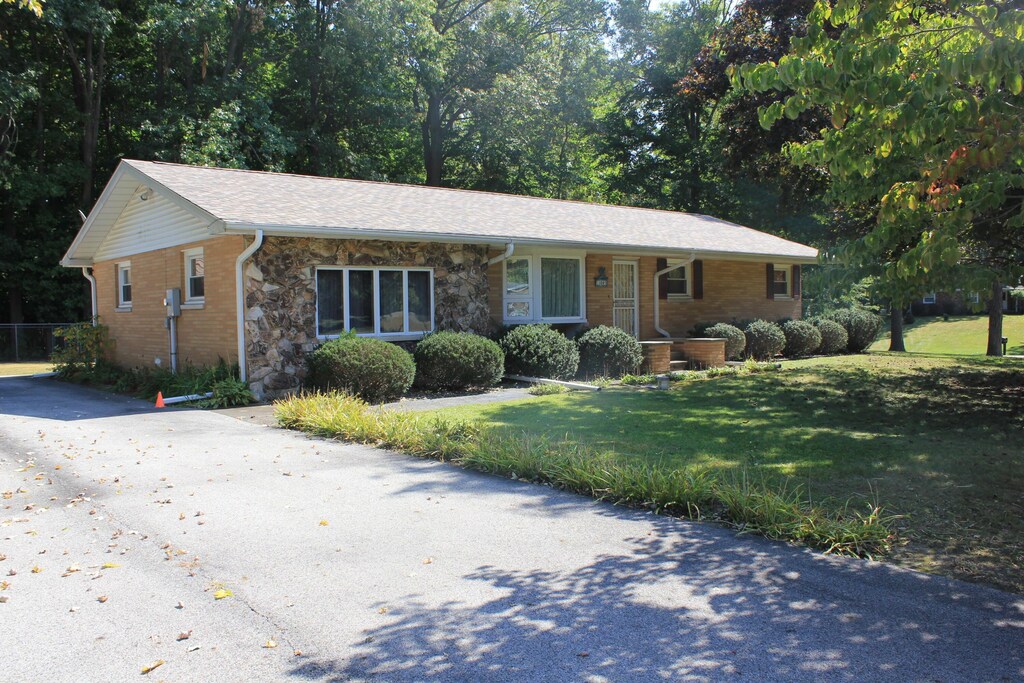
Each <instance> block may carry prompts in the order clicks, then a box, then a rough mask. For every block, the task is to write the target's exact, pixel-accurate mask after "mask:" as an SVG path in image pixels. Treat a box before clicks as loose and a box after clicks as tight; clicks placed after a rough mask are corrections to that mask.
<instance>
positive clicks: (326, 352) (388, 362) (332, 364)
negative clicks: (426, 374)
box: [307, 335, 416, 403]
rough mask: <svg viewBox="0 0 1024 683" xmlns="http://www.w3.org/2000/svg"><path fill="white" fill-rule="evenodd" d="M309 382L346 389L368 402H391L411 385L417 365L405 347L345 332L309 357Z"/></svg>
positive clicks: (314, 385) (328, 388)
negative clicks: (344, 334) (345, 334)
mask: <svg viewBox="0 0 1024 683" xmlns="http://www.w3.org/2000/svg"><path fill="white" fill-rule="evenodd" d="M308 362H309V375H308V378H307V382H308V385H309V386H310V387H311V388H313V389H317V390H321V391H334V390H340V391H347V392H350V393H352V394H355V395H356V396H359V397H361V398H363V399H365V400H366V401H369V402H371V403H384V402H387V401H393V400H395V399H397V398H399V397H400V396H402V394H404V393H405V392H407V391H408V390H409V387H411V386H412V382H413V378H414V377H415V375H416V365H415V363H414V362H413V359H412V355H411V354H409V352H408V351H406V350H405V349H403V348H401V347H399V346H396V345H394V344H391V343H389V342H386V341H383V340H380V339H371V338H367V337H356V336H354V335H347V336H343V337H340V338H338V339H332V340H331V341H329V342H326V343H324V344H323V345H321V346H320V347H319V348H317V349H316V350H315V351H313V353H311V354H310V355H309V357H308Z"/></svg>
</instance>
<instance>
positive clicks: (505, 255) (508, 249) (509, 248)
mask: <svg viewBox="0 0 1024 683" xmlns="http://www.w3.org/2000/svg"><path fill="white" fill-rule="evenodd" d="M515 250H516V245H515V243H514V242H509V243H508V244H506V245H505V251H504V252H502V253H501V254H499V255H497V256H495V257H494V258H492V259H489V260H488V261H487V265H489V266H493V265H494V264H495V263H501V262H502V261H507V260H508V259H509V258H510V257H511V256H512V254H513V253H515Z"/></svg>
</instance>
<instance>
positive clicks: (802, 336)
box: [782, 320, 821, 358]
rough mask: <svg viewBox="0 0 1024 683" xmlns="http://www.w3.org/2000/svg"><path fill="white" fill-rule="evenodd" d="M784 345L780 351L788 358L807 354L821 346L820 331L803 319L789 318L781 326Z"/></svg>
mask: <svg viewBox="0 0 1024 683" xmlns="http://www.w3.org/2000/svg"><path fill="white" fill-rule="evenodd" d="M782 333H783V334H785V335H786V347H785V348H784V349H783V350H782V352H783V353H784V354H785V355H786V357H788V358H795V357H797V356H809V355H811V354H812V353H814V352H815V351H817V350H818V347H819V346H821V332H819V331H818V328H817V327H815V326H814V325H812V324H810V323H809V322H806V321H804V320H789V321H787V322H786V323H785V324H784V325H783V326H782Z"/></svg>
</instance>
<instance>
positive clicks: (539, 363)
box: [500, 325, 580, 379]
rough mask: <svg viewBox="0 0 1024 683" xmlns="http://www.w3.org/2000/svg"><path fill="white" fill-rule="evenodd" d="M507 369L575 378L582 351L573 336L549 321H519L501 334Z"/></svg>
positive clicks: (538, 374) (523, 373)
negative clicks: (520, 323) (543, 323)
mask: <svg viewBox="0 0 1024 683" xmlns="http://www.w3.org/2000/svg"><path fill="white" fill-rule="evenodd" d="M500 344H501V348H502V350H503V351H504V352H505V372H506V373H507V374H510V375H525V376H527V377H544V378H549V379H572V378H573V377H574V376H575V375H576V370H577V369H578V368H579V365H580V352H579V350H578V349H577V348H576V344H574V343H573V342H572V341H571V340H569V339H568V338H566V336H565V335H564V334H562V333H561V332H559V331H558V330H554V329H552V328H551V326H550V325H520V326H519V327H515V328H513V329H511V330H509V332H508V333H507V334H506V335H505V336H504V337H502V338H501V342H500Z"/></svg>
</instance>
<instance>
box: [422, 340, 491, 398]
mask: <svg viewBox="0 0 1024 683" xmlns="http://www.w3.org/2000/svg"><path fill="white" fill-rule="evenodd" d="M413 355H414V357H415V359H416V386H420V387H424V388H426V389H466V388H468V387H491V386H494V385H495V384H497V383H498V382H500V381H501V378H502V376H503V375H504V374H505V354H504V353H502V351H501V347H500V346H498V344H497V343H495V342H493V341H491V340H490V339H488V338H487V337H481V336H479V335H476V334H471V333H469V332H436V333H434V334H431V335H428V336H427V337H425V338H424V339H423V341H421V342H420V343H419V344H417V345H416V351H415V353H414V354H413Z"/></svg>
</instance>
